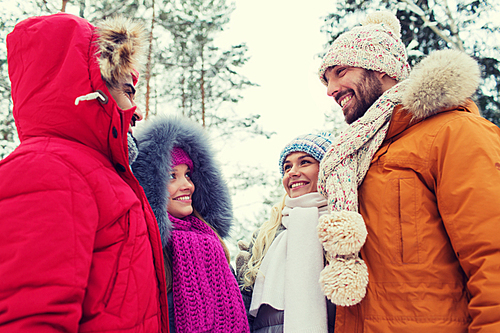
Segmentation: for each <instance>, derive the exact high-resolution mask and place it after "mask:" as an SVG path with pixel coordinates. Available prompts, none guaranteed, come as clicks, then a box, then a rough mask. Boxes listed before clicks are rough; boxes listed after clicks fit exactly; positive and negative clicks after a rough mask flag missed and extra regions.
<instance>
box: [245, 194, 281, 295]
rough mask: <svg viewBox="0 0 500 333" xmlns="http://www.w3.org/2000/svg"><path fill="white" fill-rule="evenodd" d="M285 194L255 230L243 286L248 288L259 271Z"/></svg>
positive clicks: (271, 239)
mask: <svg viewBox="0 0 500 333" xmlns="http://www.w3.org/2000/svg"><path fill="white" fill-rule="evenodd" d="M285 198H286V194H285V195H284V196H283V199H282V200H281V201H280V202H278V203H277V204H275V205H274V206H273V208H272V209H271V217H270V218H269V220H267V221H266V222H264V223H263V224H262V226H261V227H260V228H259V229H258V230H257V231H258V235H257V237H256V238H255V241H253V246H252V255H251V256H250V259H249V260H248V263H247V268H248V269H247V271H246V272H245V274H244V275H243V285H242V287H243V288H246V289H248V288H249V287H251V286H252V285H253V284H254V283H255V279H256V277H257V273H258V272H259V268H260V265H261V264H262V259H264V256H265V255H266V253H267V250H269V246H270V245H271V243H272V242H273V240H274V237H275V236H276V231H277V230H278V228H279V227H280V226H281V219H282V217H283V214H282V211H283V208H284V207H285Z"/></svg>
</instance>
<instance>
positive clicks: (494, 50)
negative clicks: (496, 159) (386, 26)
mask: <svg viewBox="0 0 500 333" xmlns="http://www.w3.org/2000/svg"><path fill="white" fill-rule="evenodd" d="M499 6H500V5H499V4H498V3H497V2H494V1H491V0H457V1H449V0H444V1H435V0H417V1H415V0H374V1H360V0H347V1H342V2H338V4H337V10H336V11H335V12H334V13H331V14H329V15H328V16H327V17H326V18H325V25H324V27H323V29H322V31H323V32H325V33H326V34H327V36H328V37H329V39H330V40H329V42H328V44H331V43H332V42H333V41H334V40H335V39H336V38H337V37H338V36H339V35H340V34H341V33H342V32H344V31H346V30H348V29H351V28H352V27H353V26H355V25H357V24H359V23H360V22H361V20H362V19H363V18H364V17H365V16H366V15H367V13H369V12H372V11H375V10H378V9H382V8H386V9H388V10H391V11H393V12H395V13H396V16H397V17H398V18H399V20H400V22H401V34H402V40H403V43H404V44H405V45H406V46H407V48H408V56H409V62H410V65H411V66H413V65H415V64H416V63H418V62H419V61H420V59H421V58H422V57H423V56H425V55H428V54H429V53H431V52H432V51H434V50H439V49H443V48H454V49H458V50H461V51H464V52H466V53H467V54H469V55H471V56H472V57H474V58H475V59H476V60H477V61H478V63H479V64H480V67H481V70H482V84H481V86H480V89H479V90H478V91H477V96H476V97H475V100H476V103H477V104H478V106H479V109H480V110H482V114H483V116H484V117H485V118H486V119H488V120H490V121H492V122H493V123H495V124H496V125H497V126H498V125H500V63H499V61H500V58H499V52H498V51H499V45H500V44H499V31H500V26H499V24H498V20H496V17H495V15H496V14H495V13H498V10H499V9H500V8H499Z"/></svg>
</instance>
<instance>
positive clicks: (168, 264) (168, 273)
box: [163, 207, 231, 292]
mask: <svg viewBox="0 0 500 333" xmlns="http://www.w3.org/2000/svg"><path fill="white" fill-rule="evenodd" d="M192 215H194V216H196V217H197V218H199V219H200V220H202V221H203V222H204V223H205V224H206V225H208V226H209V227H210V229H212V230H213V231H214V233H215V234H216V235H217V238H219V241H220V244H221V245H222V249H223V250H224V255H225V256H226V260H227V263H228V264H229V263H230V262H231V254H230V253H229V249H228V248H227V245H226V243H225V242H224V240H223V239H222V237H221V236H220V235H219V233H218V232H217V230H215V229H214V227H212V226H211V225H210V224H208V223H207V221H205V219H204V218H203V217H202V216H201V215H200V213H198V211H197V210H196V209H195V208H194V207H193V213H192ZM163 259H164V260H163V263H164V266H165V277H166V280H167V292H169V291H170V290H172V256H171V254H170V251H169V250H168V249H167V247H166V246H165V247H164V248H163Z"/></svg>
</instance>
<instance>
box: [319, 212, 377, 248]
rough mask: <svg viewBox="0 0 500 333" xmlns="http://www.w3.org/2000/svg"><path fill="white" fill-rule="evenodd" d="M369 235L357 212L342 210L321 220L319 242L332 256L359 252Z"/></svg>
mask: <svg viewBox="0 0 500 333" xmlns="http://www.w3.org/2000/svg"><path fill="white" fill-rule="evenodd" d="M367 235H368V232H367V231H366V225H365V221H364V220H363V217H362V216H361V215H360V214H359V213H357V212H351V211H347V210H341V211H338V212H332V213H331V214H329V215H323V216H322V217H321V218H320V219H319V224H318V236H319V240H320V241H321V243H322V244H323V248H324V249H325V251H327V252H328V253H330V254H331V255H337V254H338V255H348V254H350V253H355V252H359V250H361V247H362V246H363V244H364V243H365V240H366V236H367Z"/></svg>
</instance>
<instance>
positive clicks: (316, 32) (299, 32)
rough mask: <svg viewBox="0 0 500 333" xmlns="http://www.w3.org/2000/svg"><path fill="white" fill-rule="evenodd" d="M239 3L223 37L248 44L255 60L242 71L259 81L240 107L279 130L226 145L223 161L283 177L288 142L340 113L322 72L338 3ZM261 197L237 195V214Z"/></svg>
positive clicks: (245, 94) (277, 0)
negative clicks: (327, 28)
mask: <svg viewBox="0 0 500 333" xmlns="http://www.w3.org/2000/svg"><path fill="white" fill-rule="evenodd" d="M235 4H236V9H235V11H234V12H233V14H232V15H231V21H230V23H229V24H228V27H227V29H226V30H225V31H224V32H222V33H221V35H220V36H219V41H220V42H221V43H227V44H228V45H231V44H232V45H236V44H239V43H241V42H245V43H246V44H247V46H248V49H249V51H248V55H249V56H250V60H249V62H248V63H247V64H245V66H244V67H242V69H241V70H240V73H241V74H243V75H245V76H246V77H247V78H248V79H250V81H252V82H255V83H257V84H259V87H251V88H247V89H246V90H245V91H243V94H242V95H243V100H241V101H240V102H238V104H237V105H236V106H235V110H236V112H250V113H257V114H260V115H261V118H260V125H261V126H262V127H263V129H264V130H266V131H272V132H276V134H275V135H273V136H272V138H271V139H265V138H264V137H257V138H250V139H247V140H245V141H244V142H239V143H238V144H235V145H232V147H225V148H224V149H223V151H222V152H221V153H220V159H221V160H222V162H223V164H224V165H226V164H227V165H230V164H231V163H226V162H234V161H235V160H238V161H239V162H240V163H243V164H245V163H246V164H249V165H256V166H257V167H259V168H261V169H262V170H269V171H270V172H274V173H275V174H276V176H277V177H278V176H279V169H278V158H279V154H280V152H281V150H282V149H283V147H284V146H285V144H286V143H288V142H289V141H290V140H291V139H293V138H294V137H296V136H298V135H301V134H306V133H310V132H318V131H320V130H322V129H324V128H325V124H324V121H325V117H324V114H325V113H328V112H339V113H340V111H338V109H336V103H335V102H334V101H333V99H332V98H329V97H328V96H327V95H326V87H325V86H323V85H322V83H321V82H320V80H319V78H318V76H317V71H318V68H319V66H320V64H321V59H320V58H319V57H318V54H320V53H322V52H323V51H324V50H323V48H324V45H325V43H326V42H327V37H326V35H324V34H322V33H321V32H320V28H321V25H322V22H323V20H322V17H324V16H326V15H327V14H329V13H331V12H333V10H334V6H335V2H334V1H331V0H329V1H327V0H313V1H309V2H307V5H305V4H304V2H302V1H300V2H299V1H283V0H273V1H269V0H236V1H235ZM226 171H227V172H226V174H230V170H226ZM262 198H263V194H262V193H260V192H259V189H254V191H247V192H244V193H240V195H238V196H236V197H235V198H233V201H234V207H235V215H236V217H240V216H241V215H242V214H248V209H249V208H250V209H253V208H255V209H258V207H259V203H260V202H262ZM254 204H255V205H254Z"/></svg>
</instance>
